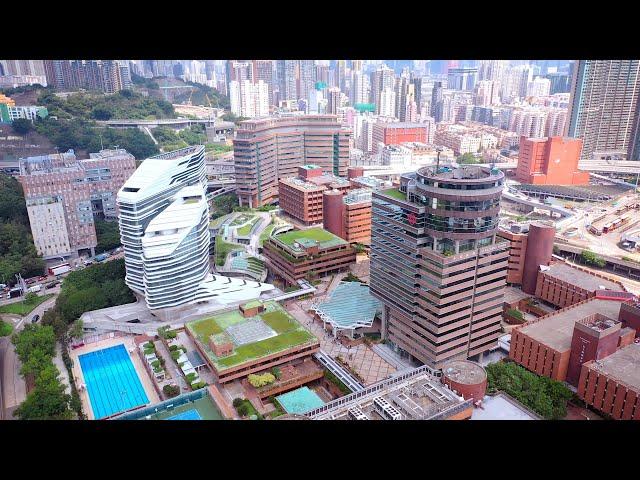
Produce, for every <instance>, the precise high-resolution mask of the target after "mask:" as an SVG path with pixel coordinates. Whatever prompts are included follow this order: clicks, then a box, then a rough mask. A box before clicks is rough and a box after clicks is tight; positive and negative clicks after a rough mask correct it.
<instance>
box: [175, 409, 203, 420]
mask: <svg viewBox="0 0 640 480" xmlns="http://www.w3.org/2000/svg"><path fill="white" fill-rule="evenodd" d="M167 420H202V417H201V416H200V414H199V413H198V410H196V409H195V408H193V409H191V410H187V411H186V412H182V413H179V414H178V415H174V416H173V417H169V418H167Z"/></svg>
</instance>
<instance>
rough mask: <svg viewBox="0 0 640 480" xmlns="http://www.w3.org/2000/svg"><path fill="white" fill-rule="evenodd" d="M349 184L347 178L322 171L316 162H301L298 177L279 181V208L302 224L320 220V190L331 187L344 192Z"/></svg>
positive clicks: (319, 221) (321, 199) (321, 213)
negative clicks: (302, 164)
mask: <svg viewBox="0 0 640 480" xmlns="http://www.w3.org/2000/svg"><path fill="white" fill-rule="evenodd" d="M350 188H351V182H349V181H348V180H346V179H344V178H340V177H336V176H335V175H331V174H326V173H323V172H322V168H321V167H319V166H317V165H304V166H301V167H298V176H297V177H289V178H285V179H282V180H280V181H279V183H278V195H279V200H280V201H279V203H280V208H282V210H283V211H284V212H285V213H286V214H287V215H289V216H291V217H293V218H295V219H296V220H299V221H300V222H302V223H304V224H305V225H314V224H318V223H322V219H323V204H322V202H323V196H322V194H323V192H324V191H326V190H331V189H333V190H336V191H339V192H340V193H341V194H343V193H345V192H347V191H348V190H349V189H350Z"/></svg>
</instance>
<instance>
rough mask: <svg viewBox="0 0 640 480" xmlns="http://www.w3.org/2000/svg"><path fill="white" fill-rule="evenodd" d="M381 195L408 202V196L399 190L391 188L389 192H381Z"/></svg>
mask: <svg viewBox="0 0 640 480" xmlns="http://www.w3.org/2000/svg"><path fill="white" fill-rule="evenodd" d="M380 193H382V194H384V195H387V196H389V197H391V198H395V199H396V200H406V199H407V194H406V193H403V192H401V191H400V190H399V189H398V188H389V189H387V190H381V191H380Z"/></svg>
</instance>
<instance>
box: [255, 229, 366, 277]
mask: <svg viewBox="0 0 640 480" xmlns="http://www.w3.org/2000/svg"><path fill="white" fill-rule="evenodd" d="M262 248H263V255H264V257H265V260H266V264H267V267H268V268H269V271H270V272H271V273H272V274H273V275H274V276H276V277H279V278H281V279H283V280H284V281H285V282H286V283H288V284H291V285H294V284H297V282H298V280H301V279H303V278H305V277H307V278H312V277H316V276H319V275H324V274H328V273H335V272H338V271H342V270H345V269H347V268H348V267H349V265H351V264H352V263H354V262H355V261H356V252H355V250H354V248H353V247H352V246H351V245H350V244H349V243H348V242H346V241H345V240H343V239H341V238H339V237H337V236H336V235H334V234H332V233H331V232H328V231H326V230H323V229H322V228H310V229H307V230H294V231H290V232H286V233H281V234H278V235H274V236H271V237H269V239H268V240H267V241H265V242H264V244H263V247H262Z"/></svg>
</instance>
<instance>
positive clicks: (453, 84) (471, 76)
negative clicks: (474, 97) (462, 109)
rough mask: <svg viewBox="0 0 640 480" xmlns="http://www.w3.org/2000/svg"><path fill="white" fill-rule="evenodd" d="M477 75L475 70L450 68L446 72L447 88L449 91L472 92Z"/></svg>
mask: <svg viewBox="0 0 640 480" xmlns="http://www.w3.org/2000/svg"><path fill="white" fill-rule="evenodd" d="M477 75H478V69H477V68H450V69H449V71H448V72H447V88H449V89H451V90H473V87H475V84H476V77H477Z"/></svg>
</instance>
